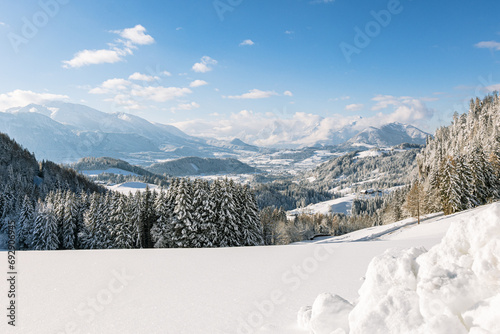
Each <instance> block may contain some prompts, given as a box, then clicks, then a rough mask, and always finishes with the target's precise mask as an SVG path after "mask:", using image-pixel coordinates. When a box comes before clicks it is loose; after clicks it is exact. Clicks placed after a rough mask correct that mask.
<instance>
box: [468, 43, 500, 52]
mask: <svg viewBox="0 0 500 334" xmlns="http://www.w3.org/2000/svg"><path fill="white" fill-rule="evenodd" d="M474 46H475V47H476V48H479V49H490V50H496V51H500V42H496V41H485V42H479V43H477V44H476V45H474Z"/></svg>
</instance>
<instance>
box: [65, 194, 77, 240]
mask: <svg viewBox="0 0 500 334" xmlns="http://www.w3.org/2000/svg"><path fill="white" fill-rule="evenodd" d="M77 201H78V198H77V197H76V195H75V194H74V193H73V192H71V191H66V193H65V195H64V202H63V207H64V216H63V221H62V248H63V249H75V248H76V235H77V234H78V226H77V224H78V203H77Z"/></svg>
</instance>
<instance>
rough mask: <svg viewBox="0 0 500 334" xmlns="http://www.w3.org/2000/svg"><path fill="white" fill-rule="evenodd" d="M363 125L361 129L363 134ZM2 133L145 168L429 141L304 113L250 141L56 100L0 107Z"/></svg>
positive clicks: (58, 157) (66, 158) (56, 152)
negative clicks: (208, 135)
mask: <svg viewBox="0 0 500 334" xmlns="http://www.w3.org/2000/svg"><path fill="white" fill-rule="evenodd" d="M360 128H361V129H362V130H363V131H361V132H359V129H360ZM0 131H1V132H4V133H7V134H8V135H10V136H11V137H13V138H14V139H15V140H17V141H18V142H19V143H20V144H22V145H23V146H24V147H26V148H27V149H28V150H29V151H31V152H34V153H35V154H36V156H37V157H38V158H39V159H47V160H52V161H55V162H58V163H74V162H76V161H78V160H79V159H81V158H84V157H89V156H91V157H103V156H105V157H111V158H115V159H121V160H126V161H128V162H130V163H132V164H139V165H143V166H148V165H151V164H152V163H155V162H157V161H158V160H171V159H178V158H182V157H190V156H196V157H202V158H209V157H238V156H241V155H242V154H243V155H247V156H248V155H253V154H272V153H274V152H276V149H277V148H281V149H289V148H306V147H327V146H335V145H343V144H345V145H346V147H347V148H352V147H353V146H354V147H358V146H365V147H373V146H378V147H388V146H394V145H398V144H401V143H405V142H406V143H411V144H423V143H425V138H426V137H427V135H428V134H426V133H425V132H423V131H421V130H419V129H417V128H415V127H414V126H411V125H404V124H400V123H391V124H387V125H384V126H382V127H379V128H375V127H369V128H366V129H365V128H364V127H362V126H361V125H360V124H359V119H358V118H356V119H353V120H351V121H350V122H348V123H345V124H338V122H336V121H335V120H333V119H324V118H314V117H312V116H311V117H309V116H308V115H306V114H304V115H303V117H302V118H301V119H298V120H293V122H290V120H275V121H273V123H272V125H271V126H269V127H265V128H263V129H262V133H259V134H258V135H257V137H256V138H254V139H253V140H251V141H250V142H248V138H247V136H246V135H245V134H244V133H241V135H242V137H241V138H247V139H245V141H243V140H241V139H240V137H238V138H232V139H231V140H218V139H213V138H198V137H195V136H191V135H188V134H186V133H184V132H182V131H181V130H179V129H178V128H176V127H174V126H172V125H164V124H158V123H152V122H149V121H147V120H145V119H143V118H141V117H138V116H135V115H131V114H127V113H105V112H101V111H99V110H96V109H93V108H90V107H87V106H84V105H80V104H72V103H65V102H57V101H52V102H47V103H46V104H44V105H39V104H30V105H27V106H24V107H16V108H11V109H8V110H6V111H5V112H0ZM210 131H214V130H213V129H211V130H210ZM214 136H215V137H216V136H217V134H216V133H214ZM257 138H258V139H257ZM252 144H258V145H260V146H256V145H252ZM270 147H273V148H270Z"/></svg>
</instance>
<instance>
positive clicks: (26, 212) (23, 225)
mask: <svg viewBox="0 0 500 334" xmlns="http://www.w3.org/2000/svg"><path fill="white" fill-rule="evenodd" d="M34 214H35V213H34V208H33V204H32V203H31V200H30V198H29V197H28V195H25V196H24V200H23V205H22V207H21V212H20V214H19V219H18V224H17V228H16V231H17V232H18V236H17V242H18V245H19V248H20V249H30V248H31V243H32V234H33V226H34Z"/></svg>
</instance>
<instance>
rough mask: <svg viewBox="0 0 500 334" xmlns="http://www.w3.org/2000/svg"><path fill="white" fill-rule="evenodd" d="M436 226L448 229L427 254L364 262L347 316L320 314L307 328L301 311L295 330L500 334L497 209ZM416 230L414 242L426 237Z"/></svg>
mask: <svg viewBox="0 0 500 334" xmlns="http://www.w3.org/2000/svg"><path fill="white" fill-rule="evenodd" d="M440 220H441V221H445V220H448V221H450V222H451V225H450V227H449V229H448V231H447V232H446V235H445V236H444V238H443V239H442V240H441V242H440V243H439V244H437V245H436V246H434V247H432V248H431V249H430V250H429V251H426V250H425V248H424V247H418V248H415V247H412V248H407V249H404V250H401V249H388V250H386V251H385V252H384V253H383V254H382V255H379V256H377V257H375V258H374V259H373V260H372V261H371V262H370V264H369V266H368V269H367V272H366V279H365V282H364V283H363V285H362V287H361V288H360V289H359V298H357V300H356V302H355V306H354V309H353V310H352V311H351V312H350V313H349V314H348V315H347V316H346V312H345V309H342V308H338V309H335V308H333V307H331V306H329V307H328V306H326V307H323V310H322V312H323V314H324V316H323V317H321V319H320V320H318V321H320V322H321V324H318V323H317V322H318V321H316V323H315V322H313V320H314V314H313V312H312V313H311V318H310V321H307V320H308V319H307V315H304V310H306V309H307V308H302V309H301V310H300V311H299V315H298V316H299V321H298V323H299V325H301V326H305V327H306V328H308V329H310V330H311V331H312V333H315V334H319V333H330V332H333V331H335V330H337V329H338V328H341V329H342V330H345V325H343V324H342V323H341V320H342V319H341V318H342V317H344V320H346V319H348V321H349V333H353V334H355V333H389V334H390V333H395V334H396V333H415V334H420V333H422V334H424V333H435V334H440V333H442V334H446V333H499V332H500V313H499V312H498V310H499V307H500V203H495V204H492V205H488V206H486V207H482V208H478V209H475V210H471V211H469V212H466V213H461V214H456V215H454V216H452V217H447V218H439V219H438V220H436V222H438V221H440ZM419 230H420V231H419V232H418V233H415V234H414V235H413V238H416V237H418V238H421V237H423V236H429V232H430V230H429V225H427V228H425V229H419ZM406 233H408V231H406ZM398 237H399V239H401V238H402V237H403V238H404V236H402V235H401V234H399V235H398ZM407 240H408V239H407ZM410 240H412V239H410ZM324 296H325V295H324V294H322V295H319V296H318V297H317V299H316V301H315V302H314V304H313V310H314V305H315V304H316V303H317V301H318V299H319V300H322V299H324V298H325V297H324ZM338 298H340V297H338ZM327 314H329V316H326V315H327ZM316 328H321V330H317V329H316Z"/></svg>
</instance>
